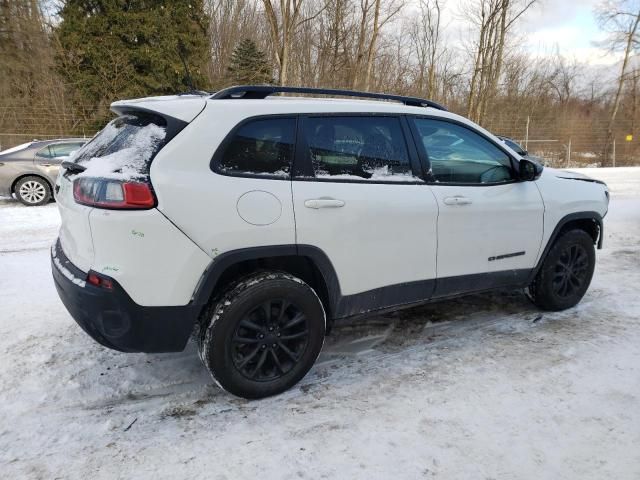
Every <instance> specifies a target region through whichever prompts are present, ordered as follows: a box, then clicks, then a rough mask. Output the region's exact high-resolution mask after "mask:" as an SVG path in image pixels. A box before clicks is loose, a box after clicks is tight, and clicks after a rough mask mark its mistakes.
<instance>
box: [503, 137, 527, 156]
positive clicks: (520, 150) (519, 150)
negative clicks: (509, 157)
mask: <svg viewBox="0 0 640 480" xmlns="http://www.w3.org/2000/svg"><path fill="white" fill-rule="evenodd" d="M502 141H503V142H504V143H506V144H507V147H509V148H510V149H511V150H513V151H514V152H516V153H517V154H518V155H522V154H523V153H524V148H522V147H521V146H520V145H518V144H517V143H516V142H514V141H513V140H509V139H508V138H503V139H502Z"/></svg>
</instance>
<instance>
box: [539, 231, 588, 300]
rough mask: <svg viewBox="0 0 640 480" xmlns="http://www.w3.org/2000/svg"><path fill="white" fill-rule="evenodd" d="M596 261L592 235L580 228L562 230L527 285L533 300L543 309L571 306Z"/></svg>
mask: <svg viewBox="0 0 640 480" xmlns="http://www.w3.org/2000/svg"><path fill="white" fill-rule="evenodd" d="M595 264H596V252H595V248H594V245H593V239H592V238H591V236H590V235H589V234H588V233H586V232H585V231H584V230H570V231H568V232H566V233H564V234H563V235H562V236H561V237H560V238H559V239H558V240H557V241H556V242H555V244H554V245H553V247H551V250H549V253H548V254H547V258H545V260H544V263H543V264H542V267H541V268H540V271H539V272H538V274H537V275H536V278H535V280H534V281H533V283H532V284H531V285H530V286H529V294H530V296H531V299H532V300H533V303H535V304H536V305H537V306H538V307H540V308H542V309H543V310H550V311H558V310H565V309H567V308H571V307H573V306H575V305H576V304H577V303H578V302H579V301H580V300H581V299H582V297H583V296H584V294H585V293H586V292H587V289H588V288H589V284H590V283H591V278H592V277H593V270H594V268H595Z"/></svg>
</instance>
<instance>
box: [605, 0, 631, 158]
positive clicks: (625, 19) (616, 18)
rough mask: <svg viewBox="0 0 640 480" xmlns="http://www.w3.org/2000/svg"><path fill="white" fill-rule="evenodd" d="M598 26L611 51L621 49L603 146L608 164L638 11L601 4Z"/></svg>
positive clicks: (622, 4)
mask: <svg viewBox="0 0 640 480" xmlns="http://www.w3.org/2000/svg"><path fill="white" fill-rule="evenodd" d="M596 15H597V17H598V22H599V24H600V26H601V27H602V28H603V29H605V30H606V31H608V33H609V38H608V46H609V48H610V49H611V50H612V51H616V50H621V49H623V51H624V54H623V57H622V65H621V67H620V76H619V77H618V82H617V87H616V94H615V98H614V100H613V106H612V108H611V114H610V115H609V123H608V125H607V143H606V145H605V152H604V162H603V164H608V163H609V157H610V155H609V153H610V152H609V150H610V148H611V145H612V144H613V138H614V135H613V127H614V124H615V121H616V116H617V115H618V110H619V108H620V100H621V98H622V89H623V87H624V84H625V81H626V80H627V78H626V76H627V67H628V65H629V59H630V58H631V55H632V53H633V52H634V49H635V48H636V46H637V43H638V38H637V37H638V24H640V9H638V8H637V7H636V8H635V9H633V4H631V5H630V2H628V1H625V0H615V1H613V0H611V1H605V2H603V3H601V4H600V5H599V6H598V8H597V9H596Z"/></svg>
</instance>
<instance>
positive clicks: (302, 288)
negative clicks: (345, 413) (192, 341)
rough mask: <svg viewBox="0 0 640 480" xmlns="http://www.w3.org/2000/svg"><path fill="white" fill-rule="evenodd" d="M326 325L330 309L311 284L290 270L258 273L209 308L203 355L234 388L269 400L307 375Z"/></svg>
mask: <svg viewBox="0 0 640 480" xmlns="http://www.w3.org/2000/svg"><path fill="white" fill-rule="evenodd" d="M325 327H326V318H325V312H324V308H323V307H322V303H321V302H320V299H319V298H318V296H317V295H316V293H315V292H314V291H313V289H312V288H311V287H310V286H309V285H307V284H306V283H304V282H303V281H302V280H300V279H299V278H296V277H294V276H292V275H289V274H287V273H284V272H263V273H257V274H254V275H251V276H249V277H246V278H244V279H243V280H241V281H240V282H238V283H237V284H236V285H235V286H233V287H231V288H230V290H228V291H227V292H226V293H225V294H224V295H222V297H221V298H220V299H219V301H217V302H216V304H215V306H214V307H213V309H212V310H210V311H209V316H208V318H207V319H206V321H205V323H204V325H203V326H202V329H201V333H200V337H199V351H200V358H201V359H202V361H203V362H204V364H205V366H206V367H207V369H208V370H209V372H210V373H211V375H212V376H213V378H214V379H215V380H216V382H217V383H218V384H219V385H220V386H221V387H222V388H224V389H225V390H227V391H228V392H230V393H232V394H234V395H237V396H239V397H243V398H247V399H256V398H264V397H268V396H271V395H276V394H278V393H282V392H284V391H285V390H288V389H289V388H291V387H292V386H293V385H295V384H296V383H298V382H299V381H300V380H301V379H302V378H303V377H304V376H305V375H306V374H307V372H308V371H309V370H310V369H311V367H312V366H313V364H314V363H315V361H316V359H317V357H318V355H319V354H320V350H321V349H322V344H323V342H324V335H325Z"/></svg>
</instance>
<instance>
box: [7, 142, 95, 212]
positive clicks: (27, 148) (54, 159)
mask: <svg viewBox="0 0 640 480" xmlns="http://www.w3.org/2000/svg"><path fill="white" fill-rule="evenodd" d="M86 142H87V140H86V139H83V138H66V139H59V140H46V141H34V142H30V143H24V144H22V145H18V146H17V147H13V148H10V149H8V150H3V151H0V196H11V194H15V196H16V198H17V199H18V200H20V201H21V202H22V203H24V204H25V205H29V206H37V205H44V204H46V203H47V202H49V200H51V198H52V196H53V186H54V185H55V183H56V177H57V176H58V170H59V169H60V164H61V163H62V162H63V161H64V160H67V159H68V158H69V157H70V156H71V155H72V154H73V153H74V152H75V151H76V150H78V149H80V147H82V146H83V145H84V144H85V143H86Z"/></svg>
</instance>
